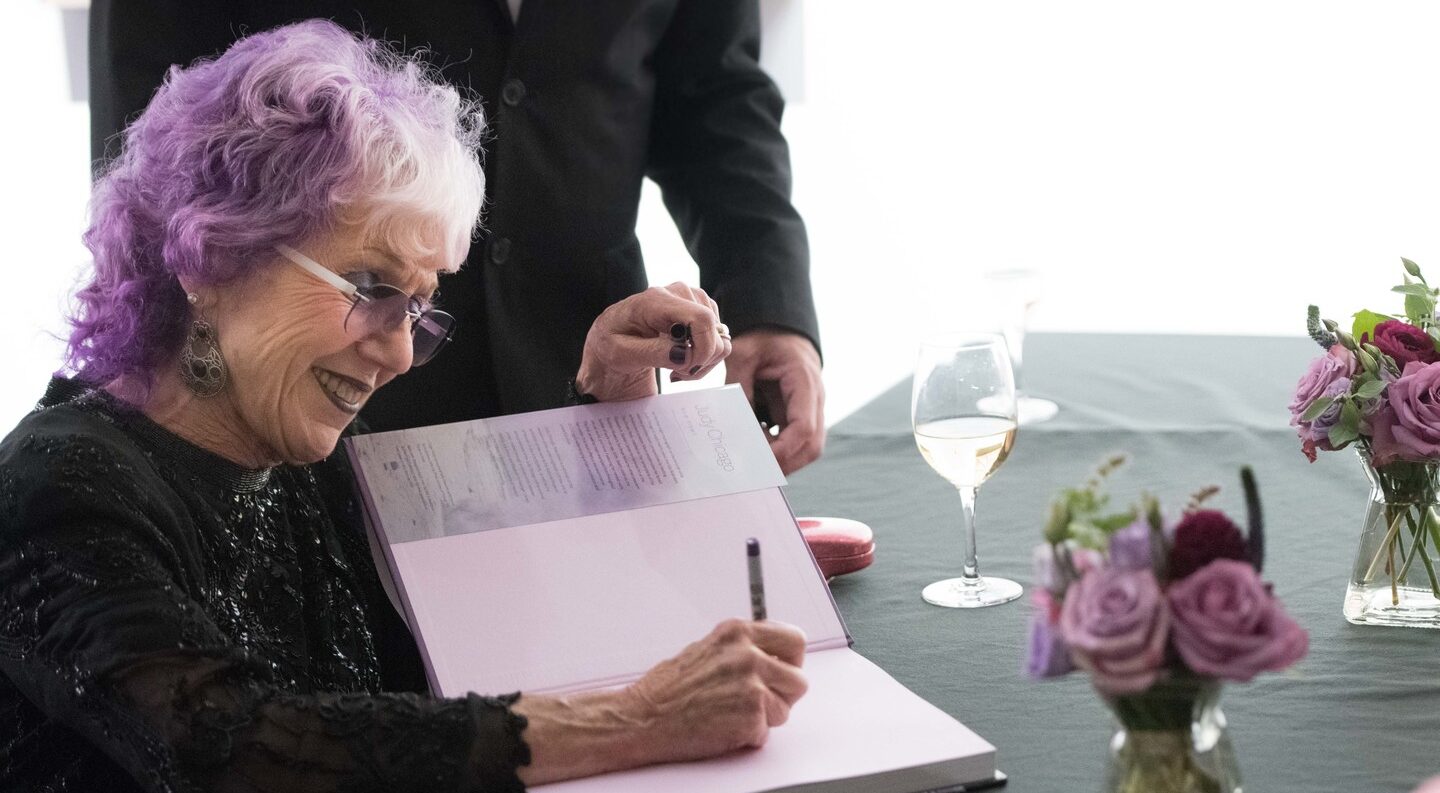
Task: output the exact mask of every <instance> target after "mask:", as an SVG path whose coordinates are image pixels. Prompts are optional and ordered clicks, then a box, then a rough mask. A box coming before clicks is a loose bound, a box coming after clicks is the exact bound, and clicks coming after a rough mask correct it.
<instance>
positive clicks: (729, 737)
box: [516, 620, 807, 785]
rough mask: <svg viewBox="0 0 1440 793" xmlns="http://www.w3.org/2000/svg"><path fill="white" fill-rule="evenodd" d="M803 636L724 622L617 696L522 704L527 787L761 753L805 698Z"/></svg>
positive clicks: (782, 628)
mask: <svg viewBox="0 0 1440 793" xmlns="http://www.w3.org/2000/svg"><path fill="white" fill-rule="evenodd" d="M804 659H805V635H804V634H803V633H801V632H800V631H799V630H798V629H796V628H793V627H791V626H789V625H785V624H783V623H778V622H770V621H762V622H749V621H743V620H727V621H725V622H722V623H720V625H718V626H716V628H715V629H714V630H712V631H711V632H710V634H709V635H707V636H706V637H705V638H703V639H701V640H700V641H698V642H695V643H693V644H691V645H689V646H688V647H686V648H685V649H684V650H682V651H681V652H680V654H679V655H677V656H675V657H673V658H670V659H668V660H666V661H662V662H660V663H659V664H656V665H655V667H654V668H652V669H651V670H650V671H649V672H647V673H646V674H645V676H644V677H642V678H641V679H640V680H638V681H636V682H635V683H634V684H633V685H630V686H628V687H626V688H624V689H619V690H611V691H601V692H591V693H586V694H578V695H574V696H569V697H522V698H521V700H520V702H519V703H517V705H516V710H517V712H519V713H521V714H522V715H524V716H526V718H528V719H529V722H530V725H529V727H527V728H526V731H525V740H526V742H527V743H528V744H529V746H530V750H531V764H530V765H529V766H525V767H523V768H521V770H520V777H521V779H522V780H523V781H524V782H525V783H526V784H527V785H537V784H542V783H544V782H553V781H556V780H559V779H570V778H573V777H580V776H589V775H592V774H598V773H604V772H607V771H615V770H619V769H624V768H635V767H638V766H644V765H652V764H654V763H668V762H680V761H685V760H699V759H703V758H707V757H715V756H718V755H722V754H725V753H727V752H731V751H735V750H737V749H746V748H753V747H758V746H761V745H762V744H764V743H765V739H766V738H767V737H768V736H769V734H770V728H772V727H778V726H780V725H781V724H784V723H785V721H786V720H787V719H788V718H789V717H790V708H791V706H793V705H794V704H795V702H796V701H797V700H799V699H800V697H801V696H803V695H804V694H805V690H806V685H807V684H806V682H805V677H804V675H803V674H802V673H801V672H800V665H801V663H803V661H804Z"/></svg>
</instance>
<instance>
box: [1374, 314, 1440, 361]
mask: <svg viewBox="0 0 1440 793" xmlns="http://www.w3.org/2000/svg"><path fill="white" fill-rule="evenodd" d="M1368 335H1369V334H1361V340H1362V341H1364V339H1365V336H1368ZM1372 343H1373V344H1374V345H1375V346H1376V347H1379V348H1380V352H1383V353H1385V354H1386V355H1388V356H1390V357H1391V358H1394V359H1395V363H1397V364H1399V365H1400V368H1401V369H1404V368H1405V364H1407V363H1409V362H1410V361H1418V362H1420V363H1435V362H1436V361H1440V352H1436V351H1435V341H1434V340H1433V339H1431V338H1430V337H1429V336H1427V335H1425V331H1423V330H1421V329H1419V328H1417V327H1415V326H1414V325H1411V324H1410V323H1408V322H1401V321H1400V320H1398V319H1387V320H1385V321H1384V322H1381V323H1380V324H1379V325H1376V326H1375V341H1374V342H1372Z"/></svg>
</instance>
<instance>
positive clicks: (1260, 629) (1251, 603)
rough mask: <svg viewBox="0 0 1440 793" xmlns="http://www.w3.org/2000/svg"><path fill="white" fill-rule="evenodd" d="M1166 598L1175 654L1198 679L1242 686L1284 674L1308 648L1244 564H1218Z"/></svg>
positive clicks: (1173, 586)
mask: <svg viewBox="0 0 1440 793" xmlns="http://www.w3.org/2000/svg"><path fill="white" fill-rule="evenodd" d="M1167 594H1168V597H1169V600H1170V612H1171V614H1172V616H1173V618H1174V623H1175V649H1176V650H1178V651H1179V653H1180V657H1181V658H1182V659H1184V661H1185V664H1186V666H1189V667H1190V669H1191V671H1193V672H1195V673H1196V674H1200V675H1208V676H1210V677H1220V678H1224V679H1226V680H1237V681H1241V682H1244V681H1247V680H1250V679H1251V678H1253V677H1255V675H1257V674H1259V673H1260V672H1264V671H1266V670H1277V669H1284V668H1285V667H1287V666H1289V665H1291V664H1293V663H1295V662H1296V661H1298V660H1300V659H1301V658H1303V657H1304V656H1305V651H1306V650H1308V649H1309V647H1310V637H1309V635H1308V634H1306V633H1305V629H1304V628H1301V627H1300V625H1299V624H1298V623H1296V622H1295V620H1293V619H1291V618H1290V615H1288V614H1286V613H1285V611H1284V610H1283V609H1281V608H1280V602H1279V601H1277V600H1276V599H1275V596H1274V595H1272V594H1270V592H1269V590H1268V589H1266V587H1265V584H1264V582H1262V581H1261V580H1260V576H1259V575H1258V574H1257V573H1256V572H1255V568H1253V567H1251V566H1250V565H1249V564H1247V563H1245V562H1237V561H1235V560H1233V559H1217V560H1215V561H1213V562H1211V563H1210V564H1208V565H1206V566H1204V567H1202V568H1200V569H1199V570H1198V571H1196V572H1195V573H1193V574H1191V575H1190V577H1189V578H1186V579H1184V580H1182V581H1176V582H1174V583H1172V584H1171V585H1170V591H1169V592H1168V593H1167Z"/></svg>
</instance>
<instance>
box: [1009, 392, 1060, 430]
mask: <svg viewBox="0 0 1440 793" xmlns="http://www.w3.org/2000/svg"><path fill="white" fill-rule="evenodd" d="M1059 412H1060V406H1059V405H1057V404H1055V403H1054V402H1051V401H1050V400H1048V399H1041V398H1040V397H1032V396H1021V397H1016V398H1015V416H1016V420H1017V421H1018V422H1019V423H1020V426H1022V427H1023V426H1025V425H1026V424H1039V423H1040V422H1042V421H1049V420H1050V419H1053V418H1055V414H1057V413H1059Z"/></svg>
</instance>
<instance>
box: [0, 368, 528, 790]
mask: <svg viewBox="0 0 1440 793" xmlns="http://www.w3.org/2000/svg"><path fill="white" fill-rule="evenodd" d="M63 391H64V388H63V387H62V386H56V385H52V389H51V393H50V394H47V402H48V403H51V404H49V406H47V407H42V409H40V410H37V411H36V412H35V413H32V414H31V415H30V416H28V417H27V418H26V419H25V420H23V421H22V422H21V423H20V424H19V426H18V427H16V429H15V430H14V432H12V433H11V434H10V435H9V436H8V437H7V438H6V439H5V440H4V441H3V442H0V790H3V791H7V792H8V791H31V790H34V791H55V792H56V793H59V791H73V792H74V793H104V792H105V791H202V790H203V791H309V792H321V791H347V792H348V791H357V792H358V791H386V793H400V791H427V792H428V791H514V790H523V787H522V785H521V784H520V782H519V780H518V779H517V778H516V776H515V769H516V768H517V766H519V765H522V764H525V763H527V762H528V761H529V749H528V747H527V746H526V745H525V743H524V741H523V739H522V731H523V730H524V727H525V723H524V719H523V717H520V716H518V715H516V714H514V713H513V712H512V711H511V710H510V709H509V707H508V706H509V705H510V704H511V703H513V702H514V700H515V697H514V696H509V697H500V698H489V697H480V696H475V695H472V696H470V697H469V698H468V699H454V700H444V699H435V698H433V697H430V696H428V695H426V694H423V693H417V692H423V691H424V690H425V681H424V676H423V673H422V672H421V667H420V663H419V658H418V654H417V652H416V649H415V644H414V642H413V640H412V639H411V637H410V634H409V633H408V631H407V630H406V628H405V626H404V623H403V622H401V621H400V619H399V617H398V616H397V615H396V614H395V611H394V609H393V608H392V607H391V606H390V604H389V602H388V601H387V600H386V598H385V595H384V592H383V589H382V588H381V585H380V583H379V579H378V578H377V576H376V572H375V567H374V564H373V563H372V561H371V557H370V553H369V547H368V545H367V543H366V540H365V535H364V529H363V524H361V523H360V522H359V518H358V514H357V512H356V507H355V505H354V504H355V502H354V499H353V498H352V494H351V491H350V487H349V478H348V471H346V470H344V462H343V459H341V457H340V455H337V456H336V457H335V458H332V460H330V461H327V462H326V463H323V464H320V465H316V466H304V467H297V466H281V467H277V468H273V469H268V470H261V471H256V470H247V469H243V468H240V467H238V466H236V465H233V464H231V463H229V462H227V461H226V460H224V459H222V458H220V457H217V456H215V455H212V454H210V453H208V452H206V451H204V450H202V449H200V448H198V447H195V446H193V445H191V444H188V443H186V442H185V441H183V440H181V439H180V438H178V437H177V436H175V435H173V434H171V433H169V432H167V431H166V430H164V429H162V428H161V427H160V426H158V425H156V424H155V423H153V422H151V421H149V420H148V419H146V418H145V417H144V416H142V415H140V414H138V413H136V412H134V411H133V410H130V409H128V408H126V407H125V406H123V405H122V404H121V403H119V402H118V401H116V400H114V399H113V398H111V397H109V396H108V395H105V394H104V393H103V392H89V393H85V394H82V395H78V396H73V398H67V397H71V395H69V394H64V393H63ZM43 404H45V403H42V405H43Z"/></svg>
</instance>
